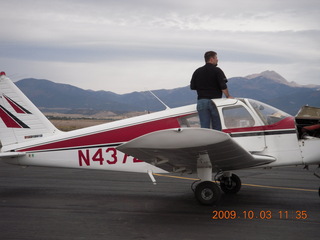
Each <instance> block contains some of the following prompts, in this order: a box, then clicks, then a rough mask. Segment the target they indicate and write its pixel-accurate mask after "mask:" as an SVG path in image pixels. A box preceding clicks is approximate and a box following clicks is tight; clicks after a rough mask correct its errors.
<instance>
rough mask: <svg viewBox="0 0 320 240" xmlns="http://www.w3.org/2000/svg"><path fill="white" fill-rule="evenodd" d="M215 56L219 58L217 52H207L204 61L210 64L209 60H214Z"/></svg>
mask: <svg viewBox="0 0 320 240" xmlns="http://www.w3.org/2000/svg"><path fill="white" fill-rule="evenodd" d="M215 56H217V53H216V52H214V51H208V52H206V53H205V54H204V60H205V61H206V62H209V60H210V58H212V57H213V58H214V57H215Z"/></svg>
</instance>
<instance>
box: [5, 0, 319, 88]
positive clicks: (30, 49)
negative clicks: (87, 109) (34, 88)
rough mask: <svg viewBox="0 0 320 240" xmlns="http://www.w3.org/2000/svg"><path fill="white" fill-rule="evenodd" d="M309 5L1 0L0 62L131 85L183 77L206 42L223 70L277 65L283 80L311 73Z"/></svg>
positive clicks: (315, 16)
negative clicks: (2, 1) (213, 51)
mask: <svg viewBox="0 0 320 240" xmlns="http://www.w3.org/2000/svg"><path fill="white" fill-rule="evenodd" d="M318 5H319V4H318V1H314V0H307V1H304V2H300V1H291V2H290V4H288V1H276V0H270V1H264V2H259V4H257V3H256V1H255V0H243V1H241V2H239V1H235V0H234V1H224V2H221V1H213V0H206V1H197V2H194V1H189V2H186V1H181V0H178V1H168V0H164V1H148V0H140V1H137V0H135V1H110V0H109V1H102V0H101V1H99V0H92V1H84V0H80V1H79V0H78V1H75V0H74V1H72V0H69V1H65V0H64V1H62V0H56V1H38V0H26V1H18V0H11V1H6V2H4V3H2V9H6V11H3V12H2V14H1V15H0V27H1V29H2V30H1V31H2V36H1V39H0V51H1V59H0V66H1V67H6V68H7V69H10V70H11V69H13V74H15V76H24V75H28V76H31V77H37V76H39V77H41V78H47V79H50V80H53V81H57V82H65V83H70V84H71V83H76V85H77V86H79V87H84V88H88V86H89V85H90V86H91V88H93V89H109V90H113V91H116V92H126V91H127V92H130V91H131V90H139V89H140V90H143V89H144V88H145V87H146V86H147V87H148V88H150V87H149V86H151V87H159V88H171V87H176V86H177V85H178V84H181V85H180V86H185V85H187V84H188V83H189V78H190V75H191V74H192V72H193V71H194V69H195V68H197V67H198V66H200V65H201V64H203V53H204V52H205V51H207V50H210V49H212V50H216V51H217V52H218V54H219V59H220V62H219V64H220V66H221V67H224V68H223V69H224V71H225V72H226V74H227V76H229V77H233V76H241V74H245V73H247V74H252V73H255V72H249V71H264V70H276V71H279V73H280V74H282V75H283V77H285V78H287V79H288V80H289V81H296V82H299V83H306V84H307V83H317V82H318V83H319V82H320V81H319V72H320V71H319V70H320V66H319V62H320V61H319V60H320V46H319V40H320V26H319V24H318V23H319V22H320V12H319V11H320V8H319V7H318ZM26 66H28V67H26ZM82 69H86V73H82V75H81V74H80V73H81V72H82ZM3 70H6V69H3ZM6 71H7V72H8V70H6ZM89 72H90V75H88V74H87V73H89ZM293 73H294V74H293ZM84 75H85V77H83V76H84ZM303 76H308V77H307V78H304V77H303ZM88 77H91V78H92V80H91V84H88V82H87V80H86V79H87V78H88ZM106 79H112V82H108V84H105V83H106ZM129 79H130V80H129ZM110 81H111V80H110ZM126 81H130V82H129V83H127V84H126ZM151 81H152V82H153V83H152V84H150V82H151ZM132 82H134V84H132ZM123 86H126V90H124V87H123Z"/></svg>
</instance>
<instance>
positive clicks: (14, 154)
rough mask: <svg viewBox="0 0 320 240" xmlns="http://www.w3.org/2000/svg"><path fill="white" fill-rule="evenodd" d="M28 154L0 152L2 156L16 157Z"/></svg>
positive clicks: (0, 156)
mask: <svg viewBox="0 0 320 240" xmlns="http://www.w3.org/2000/svg"><path fill="white" fill-rule="evenodd" d="M24 155H26V153H25V152H5V153H0V158H14V157H21V156H24Z"/></svg>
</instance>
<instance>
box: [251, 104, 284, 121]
mask: <svg viewBox="0 0 320 240" xmlns="http://www.w3.org/2000/svg"><path fill="white" fill-rule="evenodd" d="M249 102H250V104H251V106H252V107H253V108H254V110H255V111H256V113H257V114H258V115H259V117H260V118H261V120H262V121H263V122H264V124H266V125H271V124H275V123H277V122H279V121H281V120H282V119H284V118H286V117H288V116H290V115H289V114H287V113H285V112H283V111H281V110H279V109H277V108H275V107H272V106H269V105H268V104H265V103H262V102H259V101H256V100H252V99H250V100H249Z"/></svg>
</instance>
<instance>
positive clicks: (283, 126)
mask: <svg viewBox="0 0 320 240" xmlns="http://www.w3.org/2000/svg"><path fill="white" fill-rule="evenodd" d="M295 128H296V126H295V121H294V117H292V116H290V117H287V118H285V119H283V120H281V121H279V122H277V123H275V124H271V125H266V126H257V127H246V128H232V129H224V130H223V132H225V133H237V132H257V131H273V130H289V129H295Z"/></svg>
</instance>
